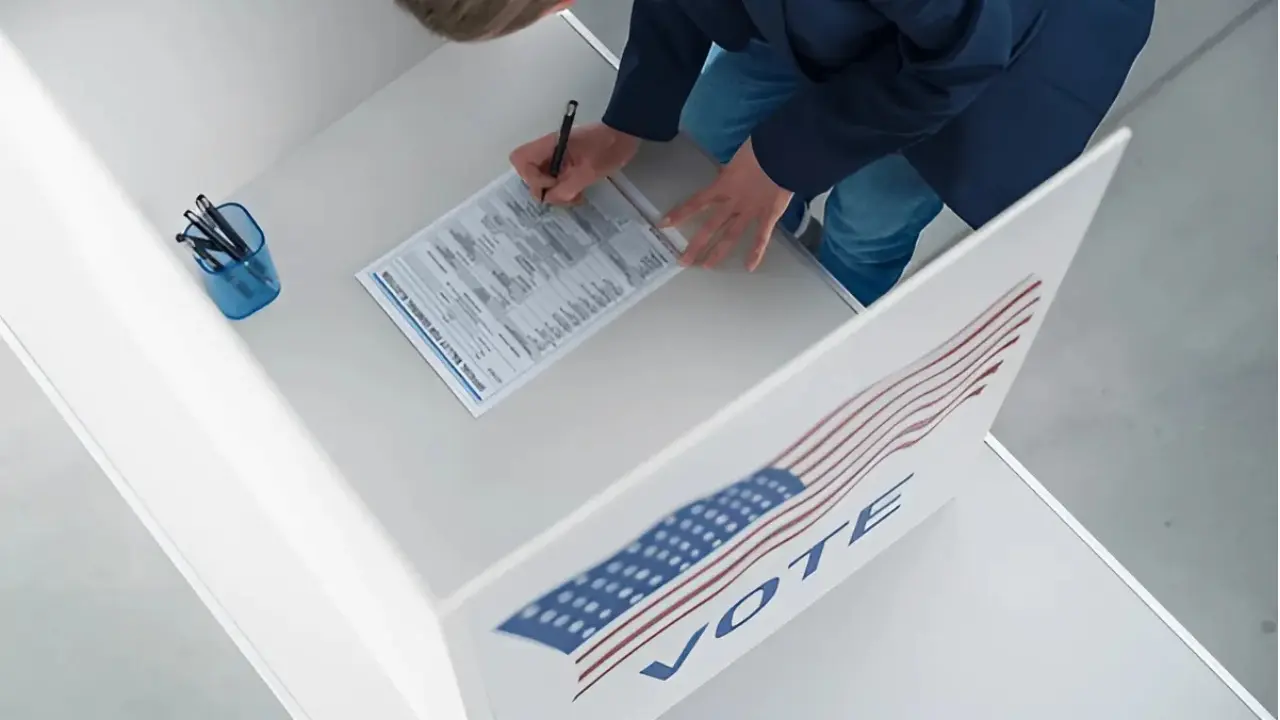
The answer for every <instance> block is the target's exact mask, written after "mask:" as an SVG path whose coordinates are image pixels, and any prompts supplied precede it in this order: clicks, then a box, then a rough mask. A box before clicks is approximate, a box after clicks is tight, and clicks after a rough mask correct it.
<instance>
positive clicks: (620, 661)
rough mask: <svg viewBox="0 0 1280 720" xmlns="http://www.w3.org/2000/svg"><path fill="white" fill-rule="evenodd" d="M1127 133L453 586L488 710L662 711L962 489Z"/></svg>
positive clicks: (546, 714)
mask: <svg viewBox="0 0 1280 720" xmlns="http://www.w3.org/2000/svg"><path fill="white" fill-rule="evenodd" d="M1126 141H1127V133H1121V134H1119V135H1118V136H1117V137H1114V138H1112V139H1111V140H1109V141H1107V142H1104V143H1102V144H1100V145H1099V146H1098V147H1097V148H1095V149H1094V150H1092V151H1090V152H1089V153H1088V154H1087V155H1086V156H1084V157H1083V158H1081V159H1080V160H1079V161H1077V162H1076V163H1075V164H1073V165H1072V166H1071V167H1069V168H1067V169H1066V170H1064V171H1063V172H1062V173H1060V174H1059V175H1058V176H1056V177H1055V178H1054V179H1052V180H1051V181H1049V182H1048V183H1046V184H1045V185H1044V186H1042V187H1041V188H1039V189H1037V190H1036V191H1035V192H1033V193H1032V194H1031V195H1029V196H1028V197H1027V198H1025V199H1024V200H1022V201H1020V202H1019V203H1018V204H1017V205H1015V206H1014V207H1013V208H1011V209H1010V210H1009V211H1007V212H1006V213H1005V214H1003V215H1002V216H1001V217H1000V218H998V219H996V220H995V221H993V222H992V223H991V224H990V225H988V226H987V227H986V228H983V229H982V230H981V231H979V232H978V233H976V234H975V235H974V236H973V237H971V238H969V239H967V240H966V241H964V242H963V243H961V244H960V245H959V246H957V248H955V249H954V250H953V251H951V252H950V253H948V255H946V256H944V257H943V258H942V259H940V260H939V261H937V262H936V263H934V264H933V265H931V266H930V267H928V268H926V269H925V270H924V271H922V272H921V273H919V274H918V275H917V276H915V277H913V278H911V279H910V280H908V281H907V282H906V283H904V284H903V286H902V287H900V288H898V289H897V290H895V291H894V292H893V293H891V294H890V295H889V296H886V298H885V299H884V300H883V301H881V302H880V303H877V304H876V305H875V306H873V307H872V308H871V309H870V310H869V311H868V312H866V313H865V314H863V315H860V316H859V317H858V318H856V319H854V320H853V321H851V322H850V323H848V324H847V325H845V326H843V327H842V328H840V329H839V330H837V331H836V332H835V333H833V334H832V335H831V336H829V337H828V338H826V339H825V340H823V341H822V342H821V343H819V344H818V345H817V346H815V347H814V348H812V349H811V350H810V351H808V352H807V353H805V354H804V355H802V356H801V357H800V358H798V359H797V360H796V361H794V362H793V363H791V364H789V365H788V366H787V367H785V368H783V369H782V370H781V371H780V372H778V373H776V374H775V375H774V376H772V377H771V378H769V379H768V380H766V381H765V382H764V383H762V384H761V385H759V386H757V387H756V388H755V389H754V390H753V391H752V392H750V393H748V394H747V395H746V396H744V397H743V398H741V399H740V400H739V401H738V402H735V403H734V404H733V405H731V406H729V407H728V408H726V409H725V410H724V411H723V412H722V413H720V414H719V415H717V416H716V417H714V418H712V419H711V420H710V421H708V422H707V423H705V424H704V425H703V426H701V427H699V428H698V429H696V430H695V431H694V432H693V433H691V434H689V435H688V436H686V437H685V438H684V439H683V440H682V441H680V442H678V443H677V444H676V445H675V446H672V447H670V448H667V449H666V450H665V451H664V452H663V453H661V454H660V455H659V456H658V457H655V458H653V459H651V461H649V462H648V463H646V464H645V465H644V466H642V467H640V468H638V469H637V470H636V471H635V472H633V473H632V474H630V475H629V476H628V477H626V478H623V479H622V480H621V481H619V482H618V483H616V484H615V485H614V486H613V487H612V488H610V489H609V490H608V491H606V493H604V494H603V495H602V496H600V497H598V498H596V499H595V500H594V501H593V502H592V503H590V504H589V505H588V506H587V507H585V508H583V509H582V510H581V511H580V512H579V513H577V514H575V516H573V517H571V518H570V519H569V520H567V521H566V522H565V523H562V524H561V525H559V526H557V527H555V528H553V529H552V530H550V531H549V532H548V533H546V534H544V535H543V536H542V537H540V538H539V539H538V540H537V541H535V542H534V543H532V544H531V545H530V546H528V547H526V548H524V549H523V550H522V551H521V552H520V553H519V557H518V558H515V559H514V560H512V561H510V562H508V563H506V564H505V565H504V567H506V568H508V569H507V571H506V572H504V573H503V574H501V576H498V577H495V578H491V579H490V580H489V581H488V583H487V584H486V585H482V586H480V587H473V588H469V589H468V592H469V593H470V594H468V595H465V596H463V597H456V598H450V599H449V601H448V605H449V606H451V607H456V606H461V607H463V608H465V609H466V611H467V612H469V613H470V614H471V617H472V618H473V620H472V622H473V627H474V628H475V632H476V636H477V638H478V640H479V644H478V647H479V653H480V662H481V665H482V668H483V671H484V673H485V677H486V686H487V688H488V690H489V692H488V694H489V698H490V701H491V702H492V704H493V707H494V712H495V716H496V717H498V718H506V717H521V718H536V719H538V720H541V719H542V718H546V719H548V720H550V719H551V718H572V719H582V720H587V719H590V720H595V719H597V718H599V719H601V720H603V719H605V718H608V719H609V720H614V719H615V718H638V719H646V720H647V719H649V718H654V717H657V716H658V715H659V714H660V713H661V712H663V711H664V710H666V709H667V708H670V707H671V706H672V705H674V704H675V703H676V702H678V701H679V700H680V699H681V698H683V697H685V696H686V695H688V694H689V693H690V692H692V691H693V690H694V689H696V688H697V687H698V686H700V685H701V684H703V683H705V682H706V681H707V680H708V679H710V678H711V677H712V676H714V675H715V674H716V673H717V672H719V671H720V670H722V669H723V668H725V667H727V666H728V665H729V664H730V663H732V662H733V661H734V660H735V659H737V658H738V657H741V656H742V655H743V654H744V653H746V652H747V651H748V650H750V649H751V648H753V647H755V646H756V645H757V644H759V643H760V642H761V641H762V640H763V639H764V638H766V637H768V636H769V635H770V634H771V633H772V632H774V631H776V630H777V629H779V628H780V627H782V626H783V625H785V624H786V623H787V622H788V621H789V620H791V619H792V618H794V617H795V616H796V615H797V614H798V613H800V612H801V611H802V610H803V609H804V608H806V607H808V606H809V605H810V604H811V603H813V602H814V601H816V600H817V599H818V598H819V597H821V596H822V595H823V594H824V593H825V592H827V591H828V590H829V589H830V588H832V587H834V586H835V585H836V584H838V583H839V582H841V581H843V580H844V579H846V578H847V577H848V576H849V575H850V574H852V573H853V572H854V571H856V570H857V569H858V568H859V567H862V566H863V565H865V564H866V562H868V561H869V560H871V559H872V558H873V557H875V556H876V555H877V554H878V553H879V552H880V551H882V550H883V549H884V548H885V547H887V546H888V545H890V544H892V542H894V541H896V540H897V539H898V538H900V537H901V536H902V535H904V534H905V533H906V532H907V531H909V530H910V529H911V528H912V527H914V526H916V525H917V524H919V523H920V522H921V521H922V520H923V519H925V518H926V517H928V516H929V515H930V514H931V513H932V512H934V511H935V510H936V509H937V508H938V507H939V506H940V505H941V504H943V503H944V502H945V500H946V499H947V498H949V497H951V496H952V494H953V493H954V492H955V491H956V478H957V477H960V476H962V475H961V474H958V473H957V469H959V468H963V467H965V466H966V465H967V463H968V462H969V461H970V460H971V459H972V458H973V457H974V454H975V453H977V452H979V451H980V449H981V448H982V442H983V438H984V437H985V435H986V433H987V431H988V430H989V428H990V427H991V423H992V421H993V420H994V418H995V415H996V413H997V411H998V410H999V408H1000V404H1001V403H1002V402H1003V400H1004V397H1005V395H1006V394H1007V392H1008V390H1009V388H1010V386H1011V384H1012V382H1013V380H1014V378H1015V377H1016V375H1017V373H1018V370H1019V369H1020V368H1021V365H1022V362H1023V360H1024V358H1025V356H1026V352H1027V350H1028V348H1029V347H1030V345H1031V343H1032V341H1033V340H1034V338H1035V335H1036V332H1037V331H1038V329H1039V327H1040V324H1041V322H1043V319H1044V316H1045V313H1046V311H1047V309H1048V307H1049V305H1050V303H1051V301H1052V300H1053V297H1054V294H1055V293H1056V292H1057V289H1058V286H1059V284H1060V283H1061V280H1062V278H1063V276H1064V275H1065V273H1066V270H1067V267H1068V265H1069V264H1070V262H1071V259H1072V257H1073V256H1074V254H1075V252H1076V249H1077V248H1078V246H1079V243H1080V241H1081V239H1082V238H1083V236H1084V234H1085V231H1086V230H1087V228H1088V225H1089V223H1090V221H1091V219H1092V216H1093V213H1094V211H1095V210H1096V208H1097V206H1098V203H1099V202H1100V201H1101V198H1102V196H1103V193H1104V192H1105V189H1106V186H1107V183H1108V182H1109V180H1110V178H1111V175H1112V173H1113V172H1114V170H1115V167H1116V164H1117V162H1118V160H1119V158H1120V155H1121V153H1122V151H1123V148H1124V145H1125V143H1126ZM516 560H518V562H517V561H516ZM867 591H868V592H875V591H877V589H876V588H867ZM784 660H786V659H784V658H779V661H784Z"/></svg>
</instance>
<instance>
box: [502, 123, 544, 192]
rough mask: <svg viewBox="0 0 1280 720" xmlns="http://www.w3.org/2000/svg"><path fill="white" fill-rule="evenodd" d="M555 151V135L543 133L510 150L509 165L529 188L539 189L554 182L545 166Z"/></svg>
mask: <svg viewBox="0 0 1280 720" xmlns="http://www.w3.org/2000/svg"><path fill="white" fill-rule="evenodd" d="M554 151H555V136H554V135H544V136H542V137H540V138H538V139H537V140H534V141H532V142H528V143H525V144H524V145H521V146H520V147H518V148H516V149H515V150H512V151H511V156H510V158H509V159H510V161H511V167H513V168H515V170H516V173H517V174H518V175H519V176H520V179H521V180H524V182H525V184H526V185H528V186H529V187H530V188H531V189H535V190H538V189H541V188H544V187H550V186H551V185H554V184H555V182H554V181H555V179H554V178H552V177H551V176H550V175H549V174H547V172H546V170H545V168H546V167H547V164H548V163H550V162H551V154H552V153H553V152H554Z"/></svg>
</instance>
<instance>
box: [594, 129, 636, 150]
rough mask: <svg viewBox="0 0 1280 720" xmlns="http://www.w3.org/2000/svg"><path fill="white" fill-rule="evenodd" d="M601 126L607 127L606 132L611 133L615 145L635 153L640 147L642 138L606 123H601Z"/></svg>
mask: <svg viewBox="0 0 1280 720" xmlns="http://www.w3.org/2000/svg"><path fill="white" fill-rule="evenodd" d="M600 126H601V127H603V128H604V129H605V132H607V133H609V137H610V140H611V142H612V143H613V144H614V145H615V146H617V147H619V148H622V149H625V150H627V151H629V152H631V153H634V152H635V151H636V150H637V149H639V147H640V138H638V137H636V136H635V135H631V134H629V133H625V132H623V131H621V130H619V129H617V128H615V127H610V126H609V125H605V124H604V123H601V124H600Z"/></svg>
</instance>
